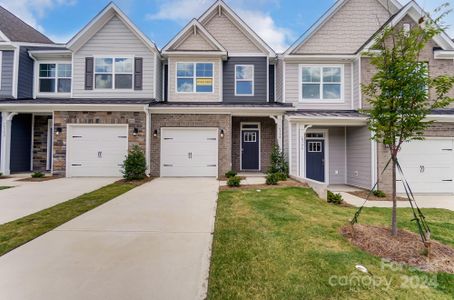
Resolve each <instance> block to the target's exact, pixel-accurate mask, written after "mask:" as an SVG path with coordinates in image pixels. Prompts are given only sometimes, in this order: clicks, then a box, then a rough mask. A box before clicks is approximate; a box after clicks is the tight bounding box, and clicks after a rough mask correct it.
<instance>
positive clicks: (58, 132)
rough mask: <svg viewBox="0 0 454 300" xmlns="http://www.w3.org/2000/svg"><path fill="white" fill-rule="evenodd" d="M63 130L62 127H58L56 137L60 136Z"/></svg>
mask: <svg viewBox="0 0 454 300" xmlns="http://www.w3.org/2000/svg"><path fill="white" fill-rule="evenodd" d="M62 131H63V130H62V128H61V127H57V129H55V134H56V135H60V133H61V132H62Z"/></svg>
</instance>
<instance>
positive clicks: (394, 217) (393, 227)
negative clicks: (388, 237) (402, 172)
mask: <svg viewBox="0 0 454 300" xmlns="http://www.w3.org/2000/svg"><path fill="white" fill-rule="evenodd" d="M396 162H397V158H396V157H395V156H394V155H393V156H392V200H393V212H392V221H391V234H392V236H397V199H396V168H397V167H396V165H397V163H396Z"/></svg>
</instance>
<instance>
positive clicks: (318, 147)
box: [307, 142, 322, 152]
mask: <svg viewBox="0 0 454 300" xmlns="http://www.w3.org/2000/svg"><path fill="white" fill-rule="evenodd" d="M307 152H322V142H308V143H307Z"/></svg>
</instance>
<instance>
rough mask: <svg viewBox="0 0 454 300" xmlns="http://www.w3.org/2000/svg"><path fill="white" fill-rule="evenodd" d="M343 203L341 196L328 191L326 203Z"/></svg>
mask: <svg viewBox="0 0 454 300" xmlns="http://www.w3.org/2000/svg"><path fill="white" fill-rule="evenodd" d="M343 201H344V199H342V195H341V194H334V193H333V192H331V191H328V203H332V204H342V202H343Z"/></svg>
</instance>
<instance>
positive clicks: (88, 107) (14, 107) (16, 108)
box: [0, 103, 148, 113]
mask: <svg viewBox="0 0 454 300" xmlns="http://www.w3.org/2000/svg"><path fill="white" fill-rule="evenodd" d="M143 107H144V105H143V104H136V105H134V104H109V105H106V104H89V103H87V104H52V103H47V104H17V103H5V104H2V103H0V110H5V109H6V110H8V111H10V112H20V113H31V112H53V111H61V110H63V111H81V110H83V111H135V112H140V111H143ZM146 107H147V108H148V105H146Z"/></svg>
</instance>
